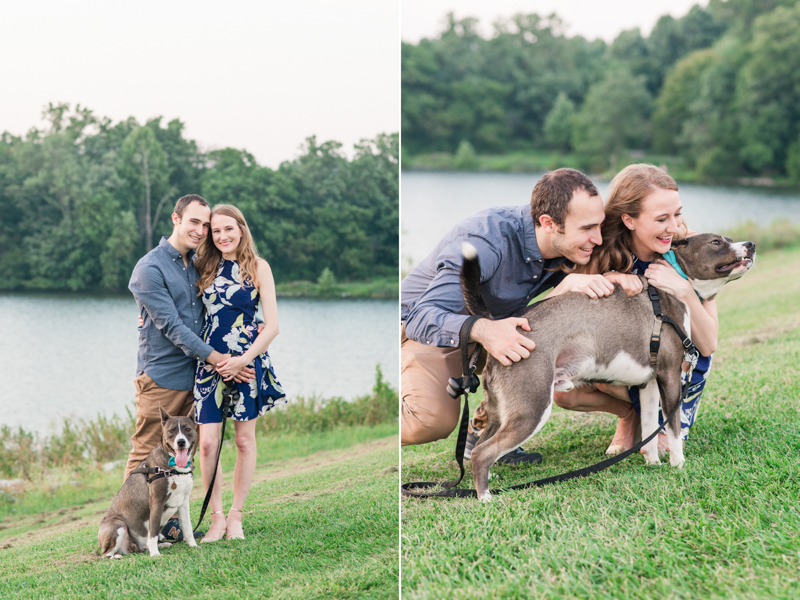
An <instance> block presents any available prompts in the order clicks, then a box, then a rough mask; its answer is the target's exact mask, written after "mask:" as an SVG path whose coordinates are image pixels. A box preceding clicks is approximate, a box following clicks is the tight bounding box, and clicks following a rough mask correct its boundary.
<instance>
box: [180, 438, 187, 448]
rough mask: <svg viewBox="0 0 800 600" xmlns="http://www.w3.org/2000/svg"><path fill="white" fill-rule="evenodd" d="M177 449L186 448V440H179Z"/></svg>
mask: <svg viewBox="0 0 800 600" xmlns="http://www.w3.org/2000/svg"><path fill="white" fill-rule="evenodd" d="M178 448H186V438H181V439H179V440H178Z"/></svg>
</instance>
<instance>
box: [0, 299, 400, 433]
mask: <svg viewBox="0 0 800 600" xmlns="http://www.w3.org/2000/svg"><path fill="white" fill-rule="evenodd" d="M278 313H279V316H280V325H281V333H280V334H279V335H278V337H277V338H276V339H275V341H274V342H273V343H272V346H271V347H270V357H271V358H272V360H273V364H274V366H275V372H276V374H277V376H278V379H279V380H280V382H281V384H282V385H283V388H284V389H285V390H286V393H287V396H288V397H289V398H290V399H291V398H294V397H297V396H305V397H311V396H313V395H317V396H319V397H322V398H332V397H334V396H340V397H343V398H346V399H352V398H355V397H356V396H360V395H363V394H367V393H369V392H370V391H371V390H372V386H373V384H374V382H375V366H376V365H378V364H380V365H381V369H382V370H383V374H384V379H385V380H386V381H388V382H389V383H390V384H391V385H392V386H393V387H395V388H397V387H399V360H400V358H399V356H400V353H399V346H400V340H399V327H398V323H399V319H400V317H399V309H398V304H397V301H396V300H338V299H337V300H316V299H297V298H278ZM137 319H138V311H137V308H136V302H135V301H134V299H133V297H132V296H116V297H92V296H73V295H55V294H53V295H42V294H0V380H2V381H3V385H2V387H0V415H2V416H1V417H0V424H4V425H10V426H11V427H17V426H22V427H23V428H24V429H26V430H28V431H36V432H39V433H43V434H46V433H48V432H50V431H51V430H52V428H53V425H54V424H55V423H60V422H61V419H62V418H63V417H67V416H73V417H77V418H92V417H95V416H97V415H98V414H100V413H106V414H108V415H111V414H113V413H117V414H124V413H125V408H126V407H130V408H131V410H134V408H135V405H134V403H133V397H134V387H133V378H134V376H135V373H136V352H137V346H138V339H139V337H138V336H139V334H138V331H137V325H138V323H137Z"/></svg>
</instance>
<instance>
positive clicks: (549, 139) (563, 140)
mask: <svg viewBox="0 0 800 600" xmlns="http://www.w3.org/2000/svg"><path fill="white" fill-rule="evenodd" d="M574 119H575V103H574V102H573V101H572V100H570V99H569V97H568V96H567V95H566V94H565V93H564V92H561V93H560V94H559V95H558V98H556V102H555V104H554V105H553V109H552V110H551V111H550V112H549V113H548V115H547V118H546V119H545V121H544V139H545V142H546V143H547V145H548V146H549V147H550V148H552V149H554V150H561V151H562V152H569V151H570V150H571V149H572V122H573V120H574Z"/></svg>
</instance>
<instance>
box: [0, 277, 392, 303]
mask: <svg viewBox="0 0 800 600" xmlns="http://www.w3.org/2000/svg"><path fill="white" fill-rule="evenodd" d="M399 290H400V280H399V278H398V277H378V278H375V279H368V280H366V281H353V282H342V283H334V284H333V285H332V286H328V287H324V286H322V285H321V284H319V283H317V282H313V281H291V282H288V283H278V284H277V285H276V286H275V293H276V295H277V296H278V297H279V298H331V299H346V300H352V299H358V300H396V299H397V298H398V297H399ZM0 294H3V295H20V296H22V295H37V296H52V295H57V296H62V297H70V298H92V299H97V298H119V297H121V296H127V297H132V296H131V294H130V292H128V291H123V290H120V291H118V292H109V291H108V290H95V291H91V290H81V291H78V292H73V291H71V290H59V289H2V288H0Z"/></svg>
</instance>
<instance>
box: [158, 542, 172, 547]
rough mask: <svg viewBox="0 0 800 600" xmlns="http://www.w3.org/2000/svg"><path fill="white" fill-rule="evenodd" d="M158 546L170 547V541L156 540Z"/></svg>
mask: <svg viewBox="0 0 800 600" xmlns="http://www.w3.org/2000/svg"><path fill="white" fill-rule="evenodd" d="M158 547H159V548H172V542H158Z"/></svg>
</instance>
